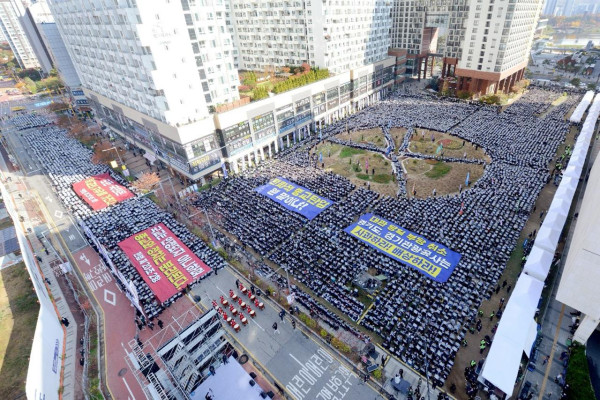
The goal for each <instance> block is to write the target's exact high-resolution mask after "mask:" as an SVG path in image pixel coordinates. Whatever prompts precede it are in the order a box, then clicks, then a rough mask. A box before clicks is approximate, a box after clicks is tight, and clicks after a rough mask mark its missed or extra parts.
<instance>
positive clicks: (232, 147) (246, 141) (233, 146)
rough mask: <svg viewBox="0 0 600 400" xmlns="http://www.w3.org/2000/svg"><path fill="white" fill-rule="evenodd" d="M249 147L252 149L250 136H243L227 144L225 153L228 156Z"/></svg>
mask: <svg viewBox="0 0 600 400" xmlns="http://www.w3.org/2000/svg"><path fill="white" fill-rule="evenodd" d="M249 147H252V135H248V136H244V137H243V138H241V139H238V140H236V141H235V142H232V143H229V144H227V152H228V153H229V155H233V154H236V153H239V152H240V151H242V150H245V149H247V148H249Z"/></svg>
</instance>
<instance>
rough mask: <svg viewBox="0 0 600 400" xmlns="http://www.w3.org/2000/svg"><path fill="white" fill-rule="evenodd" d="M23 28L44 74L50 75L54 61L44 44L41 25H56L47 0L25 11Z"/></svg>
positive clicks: (32, 5) (22, 20)
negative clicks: (39, 26)
mask: <svg viewBox="0 0 600 400" xmlns="http://www.w3.org/2000/svg"><path fill="white" fill-rule="evenodd" d="M20 21H21V26H22V27H23V30H24V31H25V33H26V34H27V38H28V39H29V43H30V44H31V47H32V48H33V51H34V53H35V55H36V57H37V59H38V62H39V64H40V67H41V68H42V70H43V71H44V73H46V74H48V73H50V70H51V69H52V59H51V56H50V51H49V50H48V47H47V46H46V44H45V43H44V41H43V39H42V36H41V33H40V30H39V28H38V25H39V24H45V23H54V17H52V13H51V12H50V8H48V4H46V1H45V0H41V1H37V2H35V3H33V4H31V5H30V6H28V7H27V8H26V9H25V13H24V15H23V16H22V17H21V18H20Z"/></svg>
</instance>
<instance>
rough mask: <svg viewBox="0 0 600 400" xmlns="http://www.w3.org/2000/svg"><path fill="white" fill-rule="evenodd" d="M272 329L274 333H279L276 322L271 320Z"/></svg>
mask: <svg viewBox="0 0 600 400" xmlns="http://www.w3.org/2000/svg"><path fill="white" fill-rule="evenodd" d="M273 331H274V333H277V334H279V335H281V332H279V330H278V329H277V322H273Z"/></svg>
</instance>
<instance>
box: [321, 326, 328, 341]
mask: <svg viewBox="0 0 600 400" xmlns="http://www.w3.org/2000/svg"><path fill="white" fill-rule="evenodd" d="M319 333H320V334H321V337H322V338H323V339H325V338H326V337H327V335H329V333H328V332H327V331H326V330H325V329H323V328H321V332H319Z"/></svg>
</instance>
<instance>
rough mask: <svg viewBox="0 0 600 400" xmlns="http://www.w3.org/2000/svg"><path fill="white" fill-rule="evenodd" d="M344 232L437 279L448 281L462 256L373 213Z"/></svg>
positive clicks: (364, 216) (437, 280)
mask: <svg viewBox="0 0 600 400" xmlns="http://www.w3.org/2000/svg"><path fill="white" fill-rule="evenodd" d="M344 231H345V232H346V233H348V234H350V235H352V236H354V237H355V238H357V239H359V240H361V241H362V242H365V243H366V244H368V245H369V246H371V247H373V248H375V249H377V250H379V251H380V252H382V253H385V254H386V255H387V256H389V257H391V258H393V259H395V260H397V261H400V262H401V263H402V264H404V265H407V266H409V267H412V268H414V269H416V270H417V271H419V272H420V273H422V274H423V275H425V276H427V277H429V278H431V279H433V280H434V281H436V282H446V281H447V280H448V278H449V277H450V274H452V271H453V270H454V267H456V265H457V264H458V262H459V261H460V257H461V255H460V254H458V253H455V252H454V251H452V250H450V249H448V248H447V247H446V246H442V245H441V244H438V243H435V242H432V241H430V240H427V239H425V238H424V237H422V236H420V235H417V234H416V233H414V232H411V231H409V230H407V229H404V228H402V227H400V226H397V225H395V224H394V223H392V222H390V221H388V220H386V219H383V218H380V217H377V216H376V215H373V214H365V215H363V216H361V217H360V218H359V219H358V221H357V222H355V223H353V224H352V225H350V226H349V227H347V228H346V229H345V230H344Z"/></svg>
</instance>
